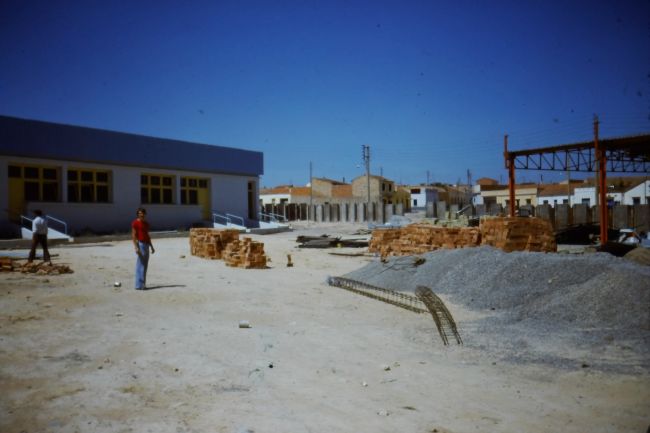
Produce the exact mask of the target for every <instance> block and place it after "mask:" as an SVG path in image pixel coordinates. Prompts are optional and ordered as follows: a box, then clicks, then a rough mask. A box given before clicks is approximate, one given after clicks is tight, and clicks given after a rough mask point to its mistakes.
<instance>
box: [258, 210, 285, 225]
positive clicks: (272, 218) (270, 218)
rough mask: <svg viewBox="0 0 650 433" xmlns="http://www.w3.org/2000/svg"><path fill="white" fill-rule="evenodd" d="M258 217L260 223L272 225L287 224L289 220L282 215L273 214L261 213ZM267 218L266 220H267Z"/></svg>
mask: <svg viewBox="0 0 650 433" xmlns="http://www.w3.org/2000/svg"><path fill="white" fill-rule="evenodd" d="M258 217H259V219H260V221H266V222H272V223H286V222H287V218H286V217H285V216H284V215H280V214H277V213H272V212H259V213H258ZM265 218H266V219H265Z"/></svg>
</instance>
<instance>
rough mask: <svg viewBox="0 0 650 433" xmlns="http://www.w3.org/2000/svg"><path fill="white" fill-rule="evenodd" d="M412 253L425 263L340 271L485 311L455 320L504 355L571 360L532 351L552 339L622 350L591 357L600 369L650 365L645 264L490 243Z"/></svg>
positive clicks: (475, 340)
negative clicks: (507, 248) (508, 249)
mask: <svg viewBox="0 0 650 433" xmlns="http://www.w3.org/2000/svg"><path fill="white" fill-rule="evenodd" d="M417 257H423V258H424V259H425V260H426V261H425V262H424V263H422V264H420V265H418V266H416V265H415V258H416V257H415V256H406V257H393V258H390V259H389V260H388V261H387V262H386V263H382V262H380V261H379V260H377V261H375V262H373V263H370V264H368V265H367V266H365V267H363V268H361V269H358V270H356V271H354V272H351V273H349V274H347V275H345V276H346V277H348V278H352V279H355V280H359V281H363V282H366V283H369V284H372V285H376V286H379V287H384V288H388V289H393V290H399V291H404V292H414V290H415V288H416V286H417V285H424V286H427V287H430V288H431V289H432V290H433V291H434V292H435V293H437V294H439V295H442V296H443V298H444V299H447V300H448V301H450V302H451V303H454V304H460V305H463V306H465V307H467V308H469V309H471V310H478V311H482V312H485V313H486V314H487V315H488V317H486V318H484V319H480V320H477V321H476V322H475V323H464V324H463V323H459V325H460V327H461V329H463V327H464V328H465V329H466V330H470V331H469V334H470V335H463V339H464V340H465V342H466V345H469V346H478V347H481V348H484V347H485V346H486V345H488V343H486V338H487V339H489V345H491V347H499V350H503V354H502V355H503V356H504V357H507V358H511V359H526V360H529V361H530V360H537V361H540V360H541V361H543V362H546V361H548V360H549V359H551V360H552V363H554V364H557V365H559V364H562V363H564V362H566V361H569V363H570V364H575V362H574V361H575V359H571V358H572V357H571V356H570V355H567V354H566V353H564V354H560V353H561V352H564V350H563V349H562V348H561V347H559V348H556V349H553V350H550V351H549V347H544V348H537V346H540V345H541V343H548V342H551V343H555V345H556V346H557V345H566V346H567V347H568V348H575V349H580V350H581V351H585V350H587V351H591V352H592V354H596V353H598V352H602V351H603V350H606V349H607V350H609V349H610V348H611V347H619V348H622V349H624V352H625V353H624V354H623V355H622V357H619V358H620V359H618V360H617V361H611V360H607V359H604V357H602V356H601V357H600V358H602V359H591V360H590V363H594V364H599V365H600V366H601V367H602V368H614V367H615V365H618V366H621V365H625V366H626V367H625V368H624V369H627V366H630V365H632V366H634V367H641V368H643V369H647V368H648V367H650V362H649V361H648V359H649V357H648V354H649V353H650V267H649V266H643V265H639V264H636V263H633V262H630V261H628V260H624V259H622V258H617V257H614V256H612V255H610V254H606V253H592V254H584V255H575V254H546V253H528V252H513V253H504V252H503V251H501V250H498V249H494V248H491V247H480V248H466V249H455V250H438V251H434V252H430V253H426V254H422V255H420V256H417ZM452 313H453V311H452ZM540 342H541V343H540ZM538 343H540V344H538ZM606 346H611V347H606ZM553 351H555V352H557V353H556V354H553V353H550V352H553ZM581 353H582V352H581ZM581 356H582V355H581ZM592 358H593V357H592ZM610 358H611V357H610ZM608 359H609V358H608ZM545 360H546V361H545ZM549 362H550V361H549Z"/></svg>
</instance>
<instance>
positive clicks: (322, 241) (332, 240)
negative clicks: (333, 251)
mask: <svg viewBox="0 0 650 433" xmlns="http://www.w3.org/2000/svg"><path fill="white" fill-rule="evenodd" d="M296 242H297V243H299V244H300V245H298V248H341V247H347V248H366V247H367V246H368V241H367V240H366V239H359V238H352V239H341V238H340V237H330V236H328V235H321V236H298V237H297V238H296Z"/></svg>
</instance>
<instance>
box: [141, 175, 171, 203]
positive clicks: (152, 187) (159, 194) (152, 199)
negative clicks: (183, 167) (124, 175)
mask: <svg viewBox="0 0 650 433" xmlns="http://www.w3.org/2000/svg"><path fill="white" fill-rule="evenodd" d="M140 202H141V203H142V204H173V203H174V176H168V175H164V174H142V175H140Z"/></svg>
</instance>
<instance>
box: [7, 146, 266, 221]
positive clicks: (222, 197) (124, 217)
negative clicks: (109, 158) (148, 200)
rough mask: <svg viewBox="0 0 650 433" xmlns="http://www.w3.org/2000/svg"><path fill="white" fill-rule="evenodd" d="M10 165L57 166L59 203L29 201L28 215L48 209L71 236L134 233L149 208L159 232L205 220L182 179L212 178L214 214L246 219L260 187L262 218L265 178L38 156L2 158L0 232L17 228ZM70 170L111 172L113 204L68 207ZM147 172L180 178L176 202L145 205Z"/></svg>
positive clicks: (79, 204) (176, 189) (76, 204)
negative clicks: (184, 198)
mask: <svg viewBox="0 0 650 433" xmlns="http://www.w3.org/2000/svg"><path fill="white" fill-rule="evenodd" d="M10 164H17V165H23V164H24V165H35V166H54V167H57V168H58V169H59V175H60V176H59V197H60V201H58V202H27V203H25V208H24V209H23V212H22V213H23V214H25V215H27V216H30V215H29V214H30V213H31V211H32V210H34V209H42V210H43V211H44V212H45V213H46V214H48V215H51V216H53V217H55V218H58V219H61V220H63V221H66V222H67V223H68V227H69V231H70V232H71V233H73V234H74V233H79V232H82V231H84V230H92V231H95V232H114V231H117V232H123V231H129V230H130V223H131V221H132V220H133V219H134V218H135V210H136V209H137V208H138V207H140V206H144V207H145V208H146V209H147V213H148V215H147V216H148V220H149V222H150V224H151V226H152V229H153V230H166V229H177V228H180V227H189V226H190V225H191V224H194V223H197V222H200V221H202V215H201V208H200V207H199V206H196V205H181V204H180V178H181V177H182V176H191V177H202V178H207V179H209V182H208V184H209V190H210V201H211V210H213V211H218V212H219V213H231V214H235V215H238V216H241V217H242V218H247V216H248V182H254V184H255V198H254V200H253V201H254V203H253V204H254V206H255V215H256V216H257V208H258V206H259V205H258V201H259V200H258V192H259V189H258V188H259V179H258V178H257V177H254V176H251V177H248V176H237V175H230V174H214V173H202V172H191V171H178V170H165V169H159V168H150V167H125V166H119V165H105V164H91V163H82V162H74V163H70V162H68V161H59V160H46V159H36V158H18V157H6V156H0V191H1V192H2V193H1V194H0V230H1V229H2V227H5V228H7V227H10V226H11V225H14V224H13V223H11V222H10V217H9V213H8V211H7V209H8V208H9V193H8V175H7V169H8V166H9V165H10ZM69 168H79V169H84V168H88V169H97V170H106V171H109V172H110V173H111V179H110V185H111V186H110V194H111V197H112V198H111V201H110V202H109V203H68V202H67V171H68V169H69ZM142 173H150V174H161V175H171V176H174V177H175V187H174V192H173V204H145V205H142V204H141V203H140V175H141V174H142Z"/></svg>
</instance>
